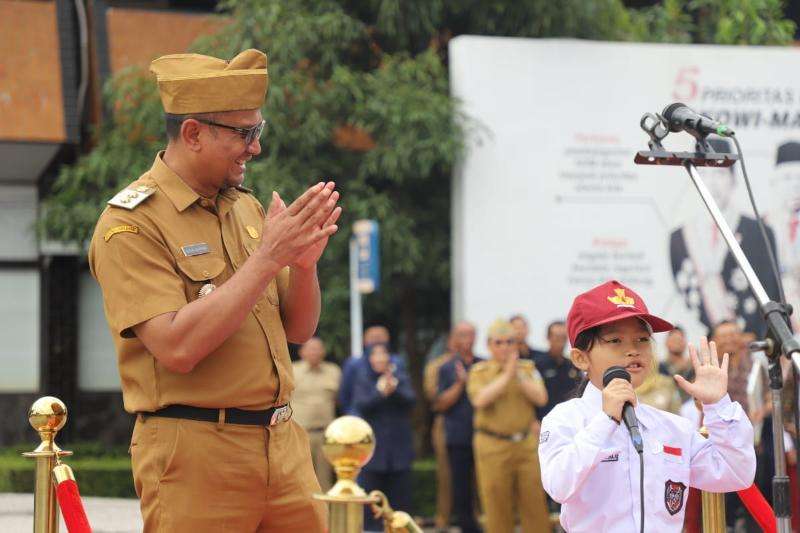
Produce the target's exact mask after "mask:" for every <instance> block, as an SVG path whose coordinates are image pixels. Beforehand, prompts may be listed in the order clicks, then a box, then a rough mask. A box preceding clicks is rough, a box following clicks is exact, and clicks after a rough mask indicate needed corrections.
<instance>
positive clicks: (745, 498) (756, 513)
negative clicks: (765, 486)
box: [70, 484, 778, 533]
mask: <svg viewBox="0 0 800 533" xmlns="http://www.w3.org/2000/svg"><path fill="white" fill-rule="evenodd" d="M738 494H739V499H740V500H742V503H743V504H744V506H745V507H746V508H747V511H748V512H749V513H750V516H752V517H753V519H754V520H755V521H756V522H758V525H759V526H760V527H761V529H762V530H763V531H765V532H766V533H775V532H776V531H777V529H778V524H777V521H776V520H775V512H774V511H773V510H772V507H770V505H769V503H767V500H766V499H765V498H764V496H763V495H762V494H761V491H760V490H758V487H756V486H755V484H753V485H750V487H749V488H747V489H744V490H740V491H739V492H738ZM70 533H72V532H70Z"/></svg>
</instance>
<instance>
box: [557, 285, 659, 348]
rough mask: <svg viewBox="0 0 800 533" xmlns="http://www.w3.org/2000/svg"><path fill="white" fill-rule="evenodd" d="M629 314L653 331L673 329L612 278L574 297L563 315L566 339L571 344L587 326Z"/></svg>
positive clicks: (600, 323) (633, 293) (625, 316)
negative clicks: (565, 316)
mask: <svg viewBox="0 0 800 533" xmlns="http://www.w3.org/2000/svg"><path fill="white" fill-rule="evenodd" d="M632 316H635V317H638V318H641V319H642V320H644V321H645V322H647V323H648V324H650V327H652V328H653V331H654V332H656V333H658V332H660V331H670V330H671V329H674V326H673V325H672V324H670V323H669V322H667V321H666V320H663V319H661V318H658V317H657V316H654V315H651V314H650V311H648V310H647V306H646V305H645V304H644V300H642V298H641V297H640V296H639V295H638V294H636V293H635V292H633V291H632V290H631V289H629V288H628V287H626V286H625V285H623V284H622V283H620V282H619V281H614V280H612V281H607V282H605V283H603V284H602V285H598V286H597V287H595V288H594V289H592V290H590V291H587V292H584V293H583V294H579V295H578V296H576V297H575V300H574V301H573V302H572V307H571V308H570V310H569V314H568V315H567V331H568V332H569V343H570V344H571V345H572V346H575V339H576V338H577V337H578V335H579V334H580V333H581V332H583V331H586V330H587V329H589V328H593V327H595V326H601V325H603V324H608V323H609V322H616V321H617V320H622V319H624V318H629V317H632Z"/></svg>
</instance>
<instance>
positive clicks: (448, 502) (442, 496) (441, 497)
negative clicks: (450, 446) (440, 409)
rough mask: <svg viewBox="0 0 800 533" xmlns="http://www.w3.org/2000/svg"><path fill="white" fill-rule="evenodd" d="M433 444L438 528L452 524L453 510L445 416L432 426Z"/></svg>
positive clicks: (436, 419) (434, 419)
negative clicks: (451, 515) (451, 514)
mask: <svg viewBox="0 0 800 533" xmlns="http://www.w3.org/2000/svg"><path fill="white" fill-rule="evenodd" d="M431 444H432V445H433V453H434V456H435V457H436V517H435V519H434V521H435V522H436V527H438V528H444V527H447V526H448V525H449V524H450V513H451V512H452V510H453V490H452V487H451V484H450V461H449V460H448V458H447V443H446V442H445V435H444V416H442V415H436V416H435V417H434V418H433V425H432V426H431Z"/></svg>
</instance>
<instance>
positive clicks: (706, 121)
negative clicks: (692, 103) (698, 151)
mask: <svg viewBox="0 0 800 533" xmlns="http://www.w3.org/2000/svg"><path fill="white" fill-rule="evenodd" d="M661 116H662V117H664V119H665V120H666V121H667V124H668V125H669V131H672V132H678V131H685V132H687V133H690V134H691V135H693V136H695V137H698V138H700V137H705V136H706V135H708V134H709V133H715V134H717V135H720V136H722V137H730V136H731V135H733V130H732V129H730V128H729V127H728V126H726V125H725V124H722V123H721V122H717V121H716V120H714V119H712V118H711V117H707V116H705V115H701V114H699V113H696V112H695V111H693V110H692V109H691V108H689V107H688V106H687V105H686V104H682V103H680V102H675V103H674V104H670V105H668V106H667V107H665V108H664V111H663V112H662V113H661Z"/></svg>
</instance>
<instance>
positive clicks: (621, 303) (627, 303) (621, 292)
mask: <svg viewBox="0 0 800 533" xmlns="http://www.w3.org/2000/svg"><path fill="white" fill-rule="evenodd" d="M614 292H615V293H616V296H609V297H608V301H609V302H611V303H612V304H614V305H616V306H617V307H634V304H635V303H636V300H634V299H633V298H631V297H630V296H627V295H626V294H625V289H614Z"/></svg>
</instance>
